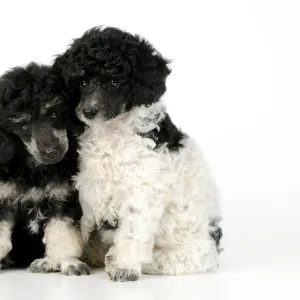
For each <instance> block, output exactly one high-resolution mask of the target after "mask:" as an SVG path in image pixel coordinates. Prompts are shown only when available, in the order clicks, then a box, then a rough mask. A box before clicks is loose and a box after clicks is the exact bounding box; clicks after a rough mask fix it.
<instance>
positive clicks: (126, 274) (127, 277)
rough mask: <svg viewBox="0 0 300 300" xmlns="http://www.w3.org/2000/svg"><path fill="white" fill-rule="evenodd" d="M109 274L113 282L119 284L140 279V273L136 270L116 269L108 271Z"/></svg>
mask: <svg viewBox="0 0 300 300" xmlns="http://www.w3.org/2000/svg"><path fill="white" fill-rule="evenodd" d="M107 274H108V276H109V278H110V279H111V280H112V281H117V282H127V281H137V280H138V279H139V277H140V272H139V271H137V270H134V269H122V268H115V269H111V270H110V271H107Z"/></svg>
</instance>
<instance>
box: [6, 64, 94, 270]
mask: <svg viewBox="0 0 300 300" xmlns="http://www.w3.org/2000/svg"><path fill="white" fill-rule="evenodd" d="M73 112H74V109H73V108H72V106H69V103H68V101H67V98H66V96H65V94H64V83H63V82H62V80H61V78H60V76H59V74H56V73H55V72H54V71H53V69H51V68H50V67H46V66H40V65H37V64H35V63H31V64H29V65H28V66H27V67H26V68H21V67H19V68H15V69H13V70H11V71H8V72H7V73H6V74H4V75H3V76H2V77H1V78H0V128H1V130H2V131H1V132H0V267H1V265H2V267H4V266H6V265H9V266H11V265H12V266H20V267H25V266H28V265H30V267H29V269H30V270H31V271H32V272H51V271H61V272H62V273H64V274H66V275H81V274H88V273H89V269H88V267H87V265H85V264H84V263H82V262H81V261H80V260H79V257H80V256H81V255H82V246H83V243H82V239H81V234H80V231H79V228H78V226H77V222H78V220H79V219H80V217H81V209H80V206H79V203H78V195H77V192H76V191H75V190H74V189H73V187H72V181H71V178H72V176H73V175H74V174H75V173H76V171H77V154H76V152H77V142H76V137H75V135H76V134H79V130H80V128H81V126H80V125H78V121H75V120H76V119H75V116H74V113H73ZM75 123H76V124H75Z"/></svg>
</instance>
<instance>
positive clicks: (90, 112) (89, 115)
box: [82, 109, 98, 119]
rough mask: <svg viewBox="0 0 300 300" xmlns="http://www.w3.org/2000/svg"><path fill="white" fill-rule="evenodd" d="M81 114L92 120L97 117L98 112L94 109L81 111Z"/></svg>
mask: <svg viewBox="0 0 300 300" xmlns="http://www.w3.org/2000/svg"><path fill="white" fill-rule="evenodd" d="M82 113H83V115H84V116H85V117H86V118H87V119H93V118H95V116H96V115H97V113H98V111H97V110H96V109H83V110H82Z"/></svg>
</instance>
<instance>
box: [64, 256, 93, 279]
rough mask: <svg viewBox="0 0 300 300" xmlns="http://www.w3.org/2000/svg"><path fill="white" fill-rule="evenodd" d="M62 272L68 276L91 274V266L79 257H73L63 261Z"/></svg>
mask: <svg viewBox="0 0 300 300" xmlns="http://www.w3.org/2000/svg"><path fill="white" fill-rule="evenodd" d="M61 272H62V274H64V275H67V276H74V275H75V276H80V275H90V268H89V266H88V265H87V264H85V263H83V262H81V261H80V260H79V259H71V260H66V261H64V262H62V263H61Z"/></svg>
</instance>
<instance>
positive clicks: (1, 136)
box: [0, 130, 15, 164]
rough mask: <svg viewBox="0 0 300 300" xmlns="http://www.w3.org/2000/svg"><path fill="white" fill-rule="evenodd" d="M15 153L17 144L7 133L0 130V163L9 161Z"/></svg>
mask: <svg viewBox="0 0 300 300" xmlns="http://www.w3.org/2000/svg"><path fill="white" fill-rule="evenodd" d="M14 154H15V145H14V142H13V140H12V139H11V138H10V136H9V135H8V134H7V133H4V132H3V131H2V130H0V164H6V163H8V162H9V161H10V160H11V159H12V158H13V156H14Z"/></svg>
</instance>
